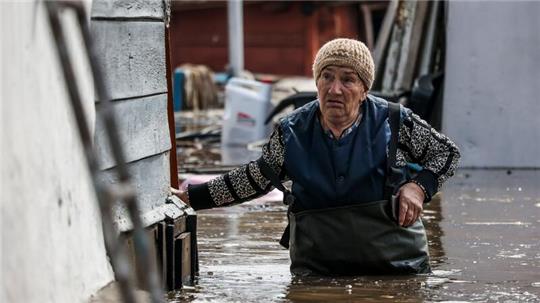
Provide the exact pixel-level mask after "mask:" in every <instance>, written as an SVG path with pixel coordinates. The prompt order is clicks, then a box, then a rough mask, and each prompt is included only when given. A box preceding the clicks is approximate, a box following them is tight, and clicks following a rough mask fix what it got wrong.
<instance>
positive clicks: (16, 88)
mask: <svg viewBox="0 0 540 303" xmlns="http://www.w3.org/2000/svg"><path fill="white" fill-rule="evenodd" d="M66 18H67V21H68V25H70V26H69V29H70V31H69V33H70V34H72V33H75V32H76V31H74V29H75V26H74V24H75V23H74V22H73V21H74V20H72V19H71V18H69V16H67V17H66ZM0 23H1V35H0V36H1V37H2V42H1V43H0V44H1V58H2V63H1V66H2V69H1V75H2V77H1V83H2V89H1V92H2V95H1V96H2V97H1V103H0V106H1V119H0V123H1V127H0V132H1V137H2V140H1V141H2V147H1V155H0V163H1V164H0V166H1V182H0V184H1V187H2V188H1V190H0V192H1V193H2V194H1V195H0V199H1V230H2V231H1V233H2V276H3V281H2V282H3V283H2V296H1V299H0V301H2V302H6V303H7V302H10V303H11V302H25V303H27V302H40V303H41V302H54V303H63V302H65V303H68V302H70V303H71V302H86V301H87V299H88V298H89V297H90V296H91V295H92V294H94V293H95V292H96V291H97V290H98V289H100V288H101V287H103V286H105V285H106V284H107V283H109V282H110V281H112V279H113V273H112V271H111V268H110V265H109V263H108V260H107V257H106V254H105V249H104V244H103V235H102V229H101V221H100V216H99V211H98V209H97V203H96V199H95V196H94V192H93V188H92V185H91V182H90V179H89V174H88V169H87V167H86V162H85V159H84V155H83V152H82V148H81V144H80V140H79V137H78V132H77V128H76V125H75V122H74V120H73V114H72V112H71V108H70V105H69V102H68V97H67V93H66V88H65V84H64V81H63V77H62V74H61V70H60V64H59V61H58V59H57V55H56V50H55V48H54V44H53V38H52V33H51V30H50V27H49V24H48V21H47V15H46V11H45V7H44V5H43V2H42V1H10V2H2V3H0ZM70 36H72V35H70ZM75 38H76V36H75ZM81 45H82V43H81V42H80V41H77V40H72V43H70V46H72V47H71V49H72V50H73V52H74V53H75V54H76V60H75V62H76V63H77V67H78V69H77V70H78V72H77V76H78V78H79V79H80V80H81V81H80V83H79V85H81V88H82V91H83V92H84V93H83V96H84V105H85V107H86V110H87V114H88V116H89V117H90V118H91V119H90V122H91V125H92V128H93V124H94V115H95V112H94V102H93V87H92V86H91V85H90V83H91V79H90V73H89V70H88V67H87V66H85V65H84V64H83V63H84V61H83V60H82V55H83V53H82V52H81V50H82V48H81Z"/></svg>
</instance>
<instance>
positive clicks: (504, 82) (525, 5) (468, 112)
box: [443, 1, 540, 168]
mask: <svg viewBox="0 0 540 303" xmlns="http://www.w3.org/2000/svg"><path fill="white" fill-rule="evenodd" d="M539 15H540V2H537V1H516V2H512V1H508V2H489V1H480V2H479V1H450V2H449V11H448V36H447V42H448V43H447V45H448V47H447V62H446V80H445V81H446V82H445V99H444V108H443V130H444V131H445V132H446V133H447V134H448V135H450V137H451V138H453V139H454V140H455V141H456V143H457V144H458V146H459V147H460V148H461V151H462V162H461V165H462V166H464V167H529V168H530V167H534V168H539V167H540V158H539V157H538V156H537V155H539V154H540V131H539V130H540V118H539V117H540V102H539V98H538V95H539V94H538V88H539V87H540V35H539V34H538V29H539V28H540V18H538V16H539Z"/></svg>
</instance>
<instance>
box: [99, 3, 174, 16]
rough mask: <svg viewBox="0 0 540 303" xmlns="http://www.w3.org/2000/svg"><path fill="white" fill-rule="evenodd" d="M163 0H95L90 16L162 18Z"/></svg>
mask: <svg viewBox="0 0 540 303" xmlns="http://www.w3.org/2000/svg"><path fill="white" fill-rule="evenodd" d="M163 6H164V3H163V0H114V1H111V0H95V1H93V3H92V13H91V15H92V18H108V19H115V18H121V19H126V18H137V19H141V18H144V19H156V20H163V17H164V15H165V14H164V7H163Z"/></svg>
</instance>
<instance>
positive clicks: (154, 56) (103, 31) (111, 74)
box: [91, 20, 167, 99]
mask: <svg viewBox="0 0 540 303" xmlns="http://www.w3.org/2000/svg"><path fill="white" fill-rule="evenodd" d="M91 30H92V32H93V34H94V35H95V37H96V49H97V53H99V54H102V57H100V64H101V68H102V70H103V72H104V78H105V83H106V84H107V89H108V91H109V94H110V96H111V98H112V99H125V98H132V97H139V96H147V95H152V94H159V93H165V92H167V80H166V75H165V36H164V35H165V27H164V23H163V22H140V21H125V22H115V21H102V20H94V21H92V24H91Z"/></svg>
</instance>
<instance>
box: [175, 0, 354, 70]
mask: <svg viewBox="0 0 540 303" xmlns="http://www.w3.org/2000/svg"><path fill="white" fill-rule="evenodd" d="M172 9H173V11H172V17H171V31H170V32H171V54H172V56H171V64H172V67H173V68H175V67H178V66H180V65H182V64H185V63H191V64H204V65H207V66H209V67H210V68H211V69H212V70H214V71H216V72H222V71H225V68H226V65H227V64H228V61H229V57H228V42H229V41H228V25H227V24H228V23H227V2H226V1H221V2H220V1H202V2H201V1H173V2H172ZM358 10H359V8H358V3H355V2H346V1H345V2H339V3H336V2H335V1H331V2H328V1H321V2H316V3H311V2H286V1H258V2H250V1H245V2H244V4H243V20H244V23H243V24H244V55H245V58H244V62H245V69H246V70H248V71H250V72H255V73H265V74H277V75H305V76H311V75H312V70H311V67H312V64H313V59H314V58H315V54H316V52H317V50H318V49H319V47H320V46H322V44H324V43H325V42H327V41H328V40H330V39H333V38H335V37H349V38H355V37H356V38H357V37H358V36H359V34H360V33H359V17H358Z"/></svg>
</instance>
